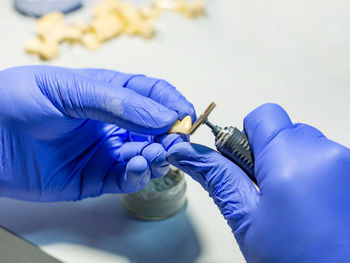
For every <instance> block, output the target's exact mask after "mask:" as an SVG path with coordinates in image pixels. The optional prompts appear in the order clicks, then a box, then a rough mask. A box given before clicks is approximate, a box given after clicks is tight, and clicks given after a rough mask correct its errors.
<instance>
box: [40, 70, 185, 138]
mask: <svg viewBox="0 0 350 263" xmlns="http://www.w3.org/2000/svg"><path fill="white" fill-rule="evenodd" d="M53 69H54V70H46V71H43V72H41V74H39V75H38V76H37V78H36V81H37V82H38V86H39V87H41V91H42V93H43V94H44V95H45V96H46V97H47V98H48V99H49V100H50V101H51V102H52V103H53V105H55V107H56V108H57V109H58V110H59V111H61V112H62V113H63V114H64V115H67V116H69V117H72V118H78V119H85V118H86V119H93V120H97V121H102V122H107V123H112V124H116V125H118V126H119V127H122V128H124V129H128V130H131V131H134V132H137V133H142V134H149V135H154V134H162V133H165V132H167V131H168V130H169V129H170V128H171V126H172V125H173V124H174V123H175V121H176V120H177V119H178V114H177V113H176V112H175V111H173V110H170V109H168V108H166V107H165V106H163V105H161V104H160V103H157V102H155V101H154V100H152V99H150V98H147V97H144V96H142V95H140V94H138V93H137V92H135V91H133V90H130V89H126V88H123V87H121V86H117V85H115V84H114V85H113V84H108V83H105V82H101V81H98V80H96V79H92V78H88V77H86V76H82V75H80V74H77V73H74V72H72V71H69V70H66V69H60V70H57V68H53Z"/></svg>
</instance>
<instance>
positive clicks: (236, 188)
mask: <svg viewBox="0 0 350 263" xmlns="http://www.w3.org/2000/svg"><path fill="white" fill-rule="evenodd" d="M244 129H245V132H246V134H247V136H248V139H249V142H250V145H251V148H252V151H253V153H254V157H255V177H256V179H257V182H258V187H259V190H257V189H256V188H255V186H254V185H253V183H252V182H251V181H250V179H249V178H248V176H247V175H246V174H245V173H244V172H243V171H242V170H241V169H240V168H239V167H237V166H236V165H235V164H234V163H232V162H231V161H230V160H228V159H227V158H225V157H224V156H222V155H221V154H219V153H217V152H216V151H214V150H212V149H209V148H207V147H204V146H201V145H198V144H190V143H187V142H181V143H177V144H176V143H175V144H173V143H171V144H169V145H167V143H168V141H169V140H168V141H167V140H164V141H166V143H163V145H164V147H165V148H167V149H168V160H169V162H170V163H171V164H173V165H175V166H177V167H178V168H180V169H182V170H184V171H185V172H186V173H188V174H189V175H190V176H192V178H194V179H195V180H197V181H198V182H199V183H200V184H201V185H202V186H203V188H204V189H205V190H207V191H208V192H209V195H210V196H211V197H212V198H213V200H214V202H215V203H216V204H217V206H218V207H219V209H220V210H221V213H222V214H223V216H224V217H225V219H226V220H227V222H228V224H229V225H230V227H231V228H232V231H233V233H234V235H235V238H236V240H237V242H238V244H239V246H240V248H241V251H242V252H243V255H244V257H245V258H246V260H247V262H251V263H259V262H264V263H274V262H283V263H296V262H298V263H303V262H305V263H306V262H312V263H314V262H317V263H321V262H327V263H329V262H350V227H349V222H350V150H349V149H348V148H346V147H344V146H342V145H339V144H337V143H335V142H333V141H331V140H329V139H327V138H326V137H325V136H324V135H323V134H322V133H321V132H320V131H319V130H317V129H315V128H313V127H310V126H308V125H305V124H293V123H292V122H291V120H290V119H289V117H288V115H287V113H286V112H285V111H284V110H283V109H282V108H281V107H279V106H278V105H275V104H266V105H263V106H261V107H260V108H258V109H256V110H255V111H253V112H252V113H250V114H249V115H248V116H247V117H246V118H245V121H244ZM172 141H174V140H172ZM171 145H172V146H171ZM169 146H170V147H169Z"/></svg>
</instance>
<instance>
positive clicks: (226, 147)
mask: <svg viewBox="0 0 350 263" xmlns="http://www.w3.org/2000/svg"><path fill="white" fill-rule="evenodd" d="M212 132H213V133H214V135H215V146H216V148H217V150H218V151H219V152H220V153H221V154H222V155H224V156H225V157H227V158H229V159H230V160H231V161H233V162H234V163H236V164H237V165H238V166H239V167H240V168H241V169H242V170H243V171H245V172H246V173H247V175H248V176H249V178H250V179H251V180H252V181H253V182H255V183H256V179H255V176H254V157H253V154H252V152H251V149H250V145H249V141H248V138H247V136H246V135H245V134H243V133H242V132H241V131H240V130H238V129H237V128H234V127H231V126H230V127H225V128H220V127H218V126H214V127H213V128H212Z"/></svg>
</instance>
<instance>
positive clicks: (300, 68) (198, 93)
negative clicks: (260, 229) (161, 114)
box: [0, 0, 350, 263]
mask: <svg viewBox="0 0 350 263" xmlns="http://www.w3.org/2000/svg"><path fill="white" fill-rule="evenodd" d="M125 1H126V2H129V3H132V4H134V5H143V4H149V3H150V1H146V0H134V1H127V0H125ZM97 2H98V1H93V0H91V1H90V0H85V1H83V7H82V8H80V9H77V10H76V11H74V12H71V13H69V14H67V16H66V19H67V21H75V20H77V19H83V20H88V19H90V18H91V8H92V6H93V5H94V4H95V3H97ZM349 10H350V2H349V1H346V0H306V1H305V0H295V1H278V0H265V1H257V0H244V1H243V0H216V1H214V0H208V1H207V2H206V4H205V15H204V16H201V17H198V18H196V19H188V18H186V17H185V16H183V15H181V14H179V13H174V12H169V11H165V12H164V13H163V15H162V16H161V17H160V18H159V19H158V20H157V22H156V24H155V29H156V35H155V37H154V38H152V39H143V38H140V37H135V36H127V35H121V36H119V37H117V38H115V39H112V40H110V41H108V42H105V43H104V44H103V45H102V46H101V47H100V48H99V49H98V50H96V51H89V50H87V49H85V48H84V47H82V46H80V45H70V44H62V45H60V55H59V57H58V58H56V59H53V60H50V61H43V60H40V58H38V57H37V56H34V55H28V54H26V53H25V51H24V42H25V40H26V39H27V38H28V37H31V36H33V35H35V20H36V19H35V18H34V17H31V16H24V15H22V14H20V13H18V12H17V11H16V10H15V9H14V2H13V1H11V0H4V1H1V2H0V32H1V33H2V36H1V41H0V69H4V68H7V67H12V66H18V65H28V64H49V65H57V66H65V67H74V68H76V67H100V68H109V69H114V70H119V71H123V72H132V73H142V74H145V75H149V76H154V77H159V78H163V79H166V80H167V81H169V82H170V83H172V84H173V85H175V86H176V87H177V89H178V90H180V91H181V92H182V93H183V94H184V95H185V96H186V97H187V99H188V100H190V101H191V102H192V103H193V104H194V105H195V108H196V110H197V113H201V112H202V111H203V110H204V109H205V108H206V106H207V105H208V104H209V103H210V102H211V101H215V102H216V103H217V108H216V109H215V110H214V112H213V113H212V114H211V117H210V119H211V120H212V122H215V123H216V124H218V125H221V126H229V125H235V126H237V127H239V128H242V123H243V118H244V116H246V114H248V113H249V112H250V111H251V110H253V109H254V108H256V107H257V106H259V105H260V104H262V103H265V102H276V103H279V104H281V105H282V106H283V107H284V108H285V109H286V110H287V112H288V113H289V114H290V116H291V118H292V120H293V121H294V122H305V123H308V124H311V125H313V126H316V127H317V128H319V129H320V130H321V131H323V132H324V133H325V135H326V136H328V137H329V138H331V139H333V140H335V141H337V142H339V143H342V144H345V145H346V146H350V133H349V130H350V121H349V116H348V115H349V112H350V111H349V109H350V106H349V99H350V89H349V87H350V63H349V61H350V17H349V15H348V13H349ZM191 140H192V141H193V142H197V143H202V144H205V145H207V146H210V147H213V145H214V144H213V143H214V142H213V140H214V138H213V136H212V135H211V133H210V131H209V130H208V129H207V128H205V127H201V128H200V129H199V130H198V131H197V133H196V134H195V135H194V136H193V137H192V139H191ZM186 181H187V183H188V189H187V197H188V204H187V207H186V209H184V210H183V211H181V212H180V213H179V214H177V215H175V216H174V217H172V218H170V219H167V220H164V221H158V222H143V221H139V220H135V219H133V218H131V217H130V216H128V215H127V214H126V212H125V211H124V210H123V208H122V206H121V204H120V196H116V195H104V196H102V197H99V198H94V199H87V200H84V201H81V202H77V203H71V202H62V203H56V204H35V203H29V202H20V201H15V200H9V199H5V198H1V199H0V207H1V210H2V213H1V214H0V225H3V226H5V227H7V228H8V229H10V230H12V231H13V232H15V233H17V234H19V235H20V236H22V237H23V238H25V239H27V240H29V241H31V242H33V243H34V244H37V245H38V246H40V247H41V248H42V249H43V250H44V251H46V252H47V253H49V254H51V255H53V256H54V257H57V258H58V259H60V260H63V261H64V262H200V263H210V262H222V263H225V262H238V263H240V262H244V259H243V257H242V256H241V254H240V251H239V248H238V246H237V244H236V242H235V240H234V237H233V235H232V233H231V232H230V231H231V230H230V228H229V227H228V226H227V225H226V222H225V221H224V219H223V218H222V216H221V215H220V212H219V210H218V209H217V208H216V206H215V205H214V204H213V202H212V200H211V199H210V198H209V197H208V195H207V193H206V192H204V191H203V190H202V188H201V187H200V185H198V184H197V183H196V182H194V181H192V180H190V178H189V177H187V178H186Z"/></svg>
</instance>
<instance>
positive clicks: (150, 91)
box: [76, 68, 197, 122]
mask: <svg viewBox="0 0 350 263" xmlns="http://www.w3.org/2000/svg"><path fill="white" fill-rule="evenodd" d="M76 72H78V73H80V74H82V75H85V76H88V77H89V78H94V79H96V80H99V81H103V82H107V83H110V84H112V85H116V86H122V87H126V88H128V89H131V90H134V91H136V92H137V93H138V94H140V95H142V96H145V97H148V98H150V99H152V100H154V101H156V102H158V103H160V104H162V105H163V106H165V107H167V108H169V109H171V110H173V111H175V112H177V113H178V115H179V119H180V120H182V119H183V118H184V117H185V116H187V115H190V116H191V119H192V121H193V122H194V121H195V120H196V118H197V116H196V112H195V109H194V107H193V105H192V104H191V103H190V102H189V101H188V100H187V99H186V98H185V97H184V96H183V95H182V94H181V93H180V92H179V91H178V90H176V88H175V87H174V86H172V85H171V84H169V83H168V82H167V81H165V80H162V79H156V78H150V77H147V76H144V75H140V74H127V73H121V72H118V71H113V70H107V69H93V68H88V69H79V70H76Z"/></svg>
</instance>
